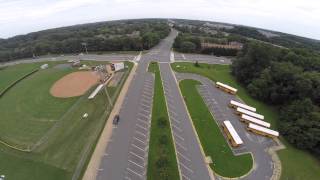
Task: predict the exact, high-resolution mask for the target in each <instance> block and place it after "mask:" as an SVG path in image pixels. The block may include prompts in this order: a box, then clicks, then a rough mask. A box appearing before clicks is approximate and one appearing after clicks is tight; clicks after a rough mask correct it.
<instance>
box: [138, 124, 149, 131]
mask: <svg viewBox="0 0 320 180" xmlns="http://www.w3.org/2000/svg"><path fill="white" fill-rule="evenodd" d="M136 126H137V127H139V128H141V129H144V130H145V131H148V129H147V128H146V127H143V126H141V125H140V124H136Z"/></svg>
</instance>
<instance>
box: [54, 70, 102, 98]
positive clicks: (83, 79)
mask: <svg viewBox="0 0 320 180" xmlns="http://www.w3.org/2000/svg"><path fill="white" fill-rule="evenodd" d="M98 81H99V76H98V75H97V74H96V73H94V72H91V71H80V72H73V73H70V74H68V75H66V76H64V77H62V78H61V79H59V80H58V81H57V82H55V83H54V85H53V86H52V87H51V89H50V93H51V95H52V96H55V97H60V98H68V97H75V96H81V95H83V94H84V93H85V92H87V91H88V90H89V89H90V88H91V87H92V86H93V85H95V84H97V83H98Z"/></svg>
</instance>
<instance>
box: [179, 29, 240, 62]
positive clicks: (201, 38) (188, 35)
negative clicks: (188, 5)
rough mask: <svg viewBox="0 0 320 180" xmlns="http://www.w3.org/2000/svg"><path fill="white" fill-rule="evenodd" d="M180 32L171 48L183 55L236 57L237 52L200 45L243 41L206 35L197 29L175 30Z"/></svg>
mask: <svg viewBox="0 0 320 180" xmlns="http://www.w3.org/2000/svg"><path fill="white" fill-rule="evenodd" d="M177 29H178V30H180V31H182V32H181V33H179V35H178V36H177V38H176V39H175V42H174V44H173V48H174V49H175V50H176V51H179V52H184V53H201V54H210V55H215V56H236V55H237V53H238V52H239V50H237V49H230V48H223V47H202V46H201V43H202V42H206V43H214V44H221V45H225V44H228V43H229V42H231V41H237V40H239V41H243V40H242V39H241V40H240V39H239V38H238V37H237V36H228V37H224V36H223V35H221V34H215V35H212V34H208V33H205V32H202V31H201V30H199V29H198V28H186V27H184V28H177Z"/></svg>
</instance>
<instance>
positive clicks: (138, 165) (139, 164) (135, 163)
mask: <svg viewBox="0 0 320 180" xmlns="http://www.w3.org/2000/svg"><path fill="white" fill-rule="evenodd" d="M128 161H129V162H131V163H132V164H134V165H136V166H138V167H139V168H142V169H143V168H144V167H143V166H141V165H140V164H138V163H135V162H133V161H131V160H128Z"/></svg>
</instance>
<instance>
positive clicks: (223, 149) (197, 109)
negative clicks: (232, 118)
mask: <svg viewBox="0 0 320 180" xmlns="http://www.w3.org/2000/svg"><path fill="white" fill-rule="evenodd" d="M200 84H201V83H200V82H198V81H195V80H183V81H181V82H180V83H179V86H180V90H181V92H182V95H183V97H184V100H185V102H186V105H187V107H188V111H189V113H190V116H191V119H192V121H193V124H194V126H195V128H196V130H197V134H198V136H199V138H200V141H201V145H202V147H203V149H204V151H205V154H206V156H210V157H211V158H212V161H213V163H212V164H210V166H211V168H212V169H213V170H214V171H215V172H216V173H217V174H219V175H221V176H224V177H239V176H242V175H245V174H246V173H248V172H249V171H250V169H251V168H252V161H253V160H252V157H251V155H250V154H244V155H240V156H234V155H233V153H232V151H231V149H230V147H229V145H228V143H227V142H226V139H225V138H224V137H223V135H222V134H221V131H220V128H219V126H218V125H217V123H216V122H215V120H214V119H213V117H212V115H211V113H210V111H209V110H208V108H207V106H206V104H205V103H204V101H203V99H202V97H201V96H200V94H199V92H198V90H197V88H196V86H197V85H200Z"/></svg>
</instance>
